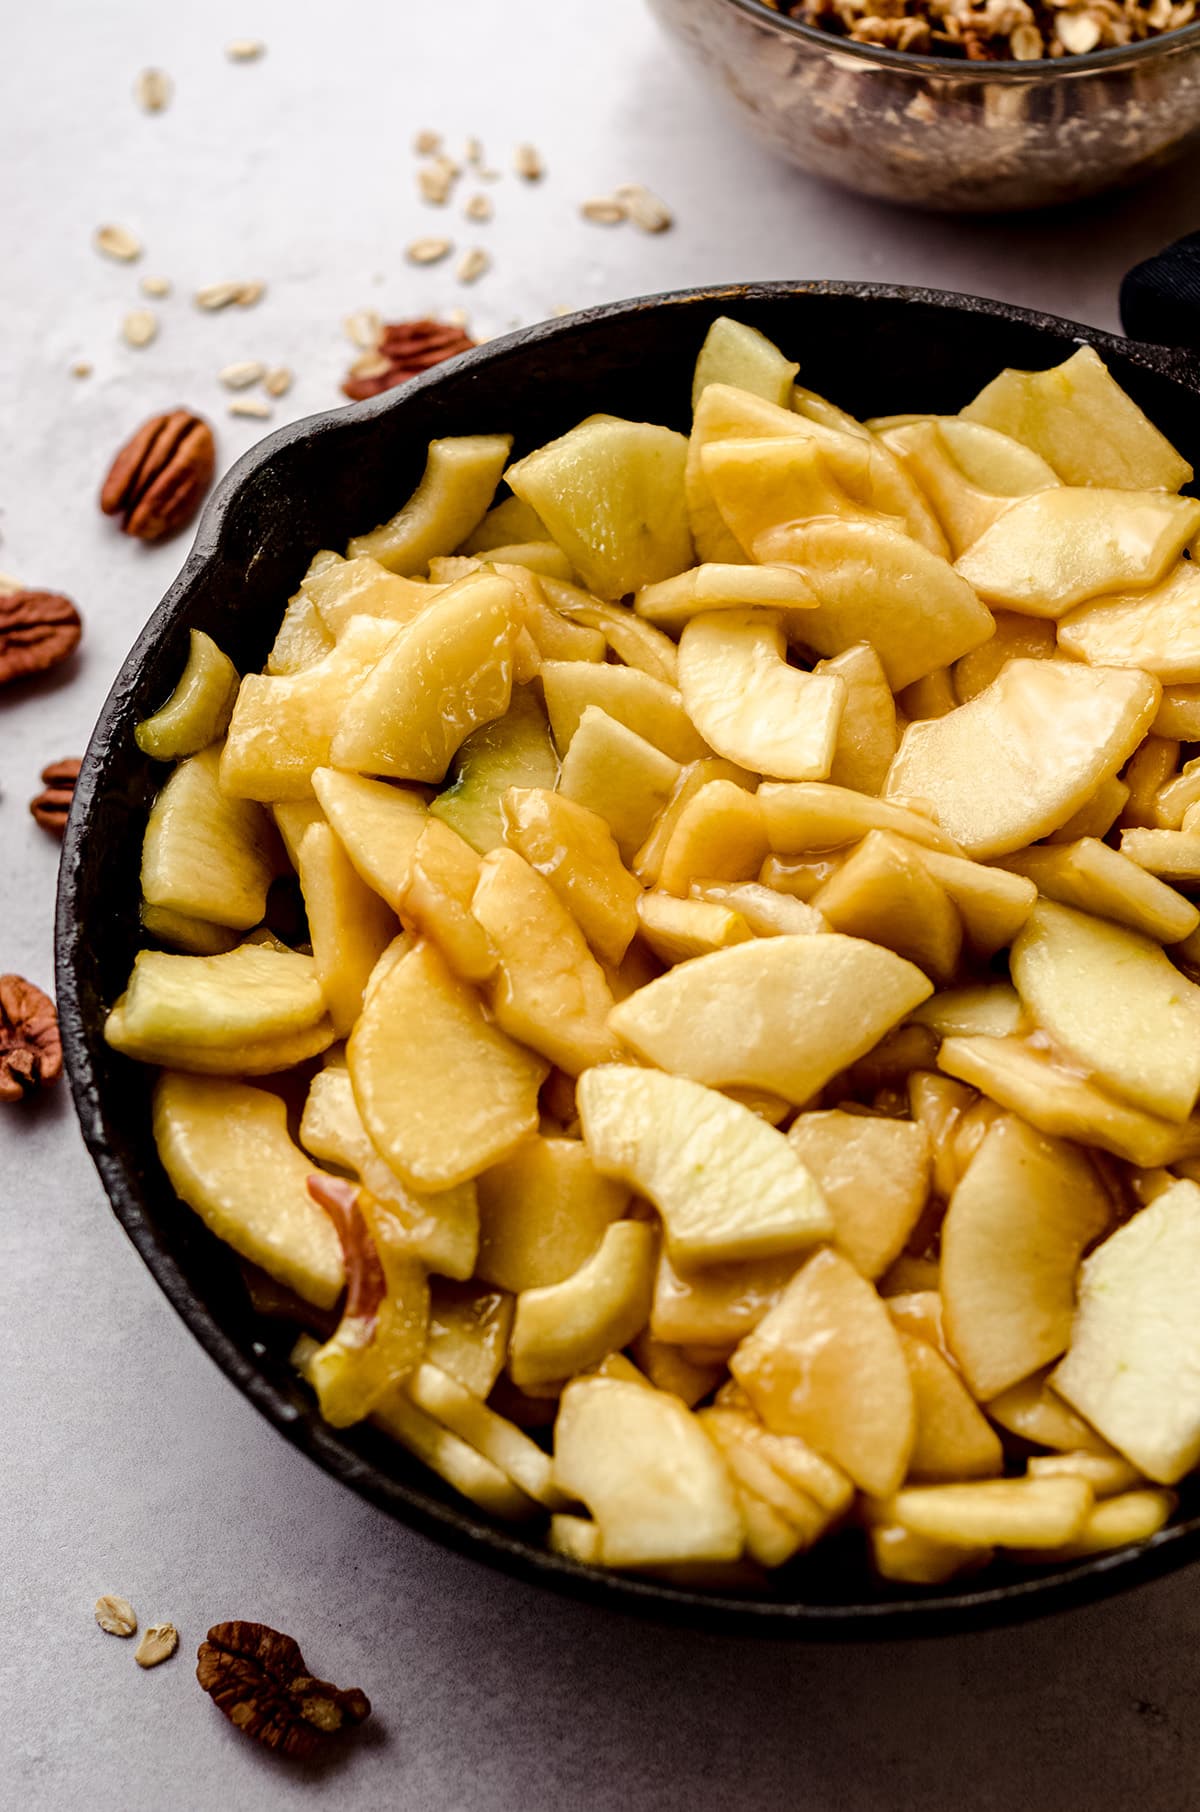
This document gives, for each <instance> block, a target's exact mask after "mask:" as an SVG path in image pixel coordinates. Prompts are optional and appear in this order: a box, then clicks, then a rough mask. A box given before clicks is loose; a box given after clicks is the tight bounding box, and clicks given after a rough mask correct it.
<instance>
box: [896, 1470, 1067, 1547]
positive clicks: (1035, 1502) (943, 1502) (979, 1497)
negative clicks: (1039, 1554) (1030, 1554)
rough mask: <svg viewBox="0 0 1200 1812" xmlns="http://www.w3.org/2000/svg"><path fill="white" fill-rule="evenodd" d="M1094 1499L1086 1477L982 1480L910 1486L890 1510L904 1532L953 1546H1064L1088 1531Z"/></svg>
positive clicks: (900, 1494) (899, 1494)
mask: <svg viewBox="0 0 1200 1812" xmlns="http://www.w3.org/2000/svg"><path fill="white" fill-rule="evenodd" d="M1093 1501H1094V1500H1093V1497H1092V1488H1091V1486H1090V1485H1088V1484H1087V1483H1086V1482H1085V1481H1084V1480H1083V1479H1070V1478H1065V1479H979V1480H972V1481H971V1482H970V1483H969V1484H963V1485H911V1486H909V1487H907V1489H905V1490H904V1491H901V1492H899V1493H898V1494H897V1496H896V1498H895V1500H894V1502H893V1503H892V1505H891V1510H892V1514H893V1515H894V1517H895V1519H896V1521H897V1522H898V1523H899V1524H900V1525H901V1527H902V1528H905V1529H908V1530H910V1531H911V1532H912V1534H914V1535H920V1536H924V1537H925V1539H926V1540H928V1541H939V1542H946V1543H948V1544H949V1545H950V1546H951V1547H961V1548H977V1547H996V1548H1060V1547H1062V1546H1063V1544H1064V1543H1065V1542H1069V1541H1071V1540H1072V1539H1073V1538H1074V1537H1075V1536H1077V1535H1078V1534H1079V1533H1080V1531H1081V1530H1082V1529H1083V1527H1084V1525H1085V1523H1086V1522H1087V1519H1088V1515H1089V1513H1090V1512H1091V1509H1092V1504H1093Z"/></svg>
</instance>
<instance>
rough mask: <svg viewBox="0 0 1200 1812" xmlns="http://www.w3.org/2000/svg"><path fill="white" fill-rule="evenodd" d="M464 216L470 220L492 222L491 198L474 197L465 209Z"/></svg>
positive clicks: (483, 196)
mask: <svg viewBox="0 0 1200 1812" xmlns="http://www.w3.org/2000/svg"><path fill="white" fill-rule="evenodd" d="M463 214H464V216H465V217H466V219H468V220H490V219H491V218H492V203H491V198H490V196H487V195H472V196H471V198H470V200H469V201H468V202H467V205H466V207H465V208H464V209H463Z"/></svg>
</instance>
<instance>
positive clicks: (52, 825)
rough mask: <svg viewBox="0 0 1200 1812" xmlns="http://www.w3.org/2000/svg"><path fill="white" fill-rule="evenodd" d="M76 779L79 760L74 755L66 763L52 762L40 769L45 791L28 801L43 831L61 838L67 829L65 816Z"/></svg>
mask: <svg viewBox="0 0 1200 1812" xmlns="http://www.w3.org/2000/svg"><path fill="white" fill-rule="evenodd" d="M78 778H79V758H78V756H75V755H72V756H71V757H70V758H69V759H68V760H66V761H52V762H50V764H49V766H48V767H44V768H43V769H42V784H43V786H44V787H45V789H46V790H45V792H44V793H39V794H38V795H37V797H36V798H34V799H31V800H30V801H29V809H30V811H31V812H32V813H33V815H34V817H35V818H36V819H37V821H38V823H39V824H40V825H41V827H42V829H43V830H48V831H52V832H53V833H54V835H55V836H57V837H61V836H62V834H63V832H64V831H65V830H66V828H67V815H68V813H69V812H70V810H71V800H72V798H73V797H74V794H75V782H76V781H77V780H78Z"/></svg>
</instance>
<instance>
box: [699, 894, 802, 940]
mask: <svg viewBox="0 0 1200 1812" xmlns="http://www.w3.org/2000/svg"><path fill="white" fill-rule="evenodd" d="M688 892H689V894H690V896H691V898H692V899H693V900H706V901H707V902H708V903H709V904H710V905H712V906H723V907H724V908H725V909H726V911H728V912H736V913H737V914H738V916H739V917H740V918H741V919H743V920H744V921H745V923H746V924H747V925H748V926H749V927H750V930H751V931H752V932H753V933H754V935H755V937H787V936H789V935H793V936H794V935H796V934H797V933H799V934H802V935H808V934H809V933H811V932H814V931H824V930H825V929H826V923H825V920H824V918H823V917H822V915H821V914H820V913H819V912H818V911H817V909H816V907H815V906H809V905H806V904H805V902H804V901H803V900H797V899H795V898H794V897H793V896H792V895H790V894H786V893H777V892H776V891H775V889H774V888H773V887H764V886H762V885H761V883H760V882H758V881H693V882H692V884H691V887H690V888H689V889H688ZM729 941H730V942H735V943H736V942H738V941H740V940H738V939H731V940H729Z"/></svg>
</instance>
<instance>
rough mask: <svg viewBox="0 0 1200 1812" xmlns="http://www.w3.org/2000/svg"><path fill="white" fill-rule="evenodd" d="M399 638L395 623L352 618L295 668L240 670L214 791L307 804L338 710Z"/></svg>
mask: <svg viewBox="0 0 1200 1812" xmlns="http://www.w3.org/2000/svg"><path fill="white" fill-rule="evenodd" d="M400 633H401V632H400V630H399V628H398V627H397V625H396V624H395V623H385V622H382V621H380V620H379V619H378V618H376V617H353V618H352V619H351V621H350V623H349V624H348V625H347V628H346V630H345V632H344V634H343V635H342V638H341V640H340V641H339V642H338V643H337V646H336V647H334V648H332V649H331V650H330V652H329V653H328V654H327V655H325V656H324V658H323V659H321V660H318V661H316V662H314V663H313V664H312V665H311V666H308V667H305V668H304V669H303V670H302V671H300V672H292V673H288V674H285V675H282V676H279V677H273V676H270V675H265V674H261V673H248V674H247V675H246V677H245V679H244V680H243V681H242V684H241V687H240V689H239V691H238V695H237V702H236V703H235V705H234V707H233V716H232V717H231V718H230V720H229V733H228V735H227V736H226V739H225V746H224V748H223V749H222V751H221V790H222V791H223V792H224V793H226V794H227V795H228V796H229V797H230V798H235V799H261V800H265V801H267V802H268V803H270V802H273V801H275V800H278V799H311V797H312V790H313V789H312V776H313V772H314V770H315V769H317V768H324V767H328V766H329V758H330V757H329V751H330V746H331V744H332V742H333V738H334V735H335V734H336V732H337V729H338V726H339V724H340V722H341V717H342V712H343V711H344V710H345V708H346V706H347V703H348V702H349V700H350V699H351V698H352V697H354V696H355V695H356V694H357V693H358V692H359V690H360V689H361V687H362V686H363V685H364V683H365V681H366V679H367V676H368V675H369V674H370V673H371V672H372V670H373V669H374V667H375V666H376V664H377V663H378V662H379V661H380V660H381V659H382V658H383V656H384V654H385V653H386V652H387V651H388V649H389V648H390V647H391V646H392V644H393V643H394V642H395V640H396V638H397V637H398V636H399V635H400Z"/></svg>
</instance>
